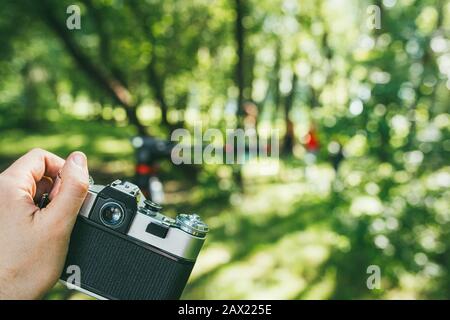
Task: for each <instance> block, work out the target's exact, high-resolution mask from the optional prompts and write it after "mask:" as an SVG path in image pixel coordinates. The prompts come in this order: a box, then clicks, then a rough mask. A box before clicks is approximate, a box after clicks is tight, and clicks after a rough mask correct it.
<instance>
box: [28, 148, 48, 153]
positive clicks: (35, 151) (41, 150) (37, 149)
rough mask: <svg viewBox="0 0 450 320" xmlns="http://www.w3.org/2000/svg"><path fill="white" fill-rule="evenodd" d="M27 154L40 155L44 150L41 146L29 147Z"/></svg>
mask: <svg viewBox="0 0 450 320" xmlns="http://www.w3.org/2000/svg"><path fill="white" fill-rule="evenodd" d="M28 153H29V154H36V155H41V154H44V153H45V150H44V149H42V148H33V149H31V150H30V151H29V152H28Z"/></svg>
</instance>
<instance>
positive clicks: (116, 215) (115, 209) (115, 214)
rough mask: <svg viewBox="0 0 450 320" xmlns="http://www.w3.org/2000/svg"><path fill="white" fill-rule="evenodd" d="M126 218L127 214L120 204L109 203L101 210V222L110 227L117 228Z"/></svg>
mask: <svg viewBox="0 0 450 320" xmlns="http://www.w3.org/2000/svg"><path fill="white" fill-rule="evenodd" d="M124 218H125V212H124V211H123V208H122V206H121V205H119V204H118V203H115V202H107V203H105V204H104V205H103V206H102V208H101V209H100V220H101V221H102V222H103V224H104V225H106V226H108V227H112V228H117V227H118V226H120V224H121V223H122V222H123V220H124Z"/></svg>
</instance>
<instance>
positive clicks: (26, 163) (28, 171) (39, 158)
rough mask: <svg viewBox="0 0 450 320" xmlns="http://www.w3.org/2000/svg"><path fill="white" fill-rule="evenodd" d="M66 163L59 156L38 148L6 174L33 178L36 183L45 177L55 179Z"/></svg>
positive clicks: (18, 161) (6, 171)
mask: <svg viewBox="0 0 450 320" xmlns="http://www.w3.org/2000/svg"><path fill="white" fill-rule="evenodd" d="M64 162H65V161H64V159H62V158H60V157H58V156H57V155H55V154H53V153H51V152H48V151H45V150H42V149H39V148H37V149H32V150H31V151H29V152H28V153H26V154H25V155H23V156H22V157H20V158H19V159H18V160H16V161H15V162H14V163H13V164H12V165H11V166H10V167H9V168H8V169H6V170H5V171H4V174H5V175H12V176H14V177H24V176H27V177H29V178H32V179H33V180H34V182H38V181H40V180H41V179H42V177H43V176H47V177H50V178H52V179H55V178H56V176H57V175H58V172H59V170H61V168H62V167H63V165H64Z"/></svg>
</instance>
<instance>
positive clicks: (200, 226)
mask: <svg viewBox="0 0 450 320" xmlns="http://www.w3.org/2000/svg"><path fill="white" fill-rule="evenodd" d="M176 224H177V225H178V226H179V228H180V229H181V230H183V231H185V232H187V233H189V234H191V235H193V236H196V237H205V236H206V234H207V233H208V231H209V228H208V226H207V225H206V224H205V223H204V222H203V221H202V220H201V219H200V217H199V216H198V215H196V214H179V215H178V216H177V218H176Z"/></svg>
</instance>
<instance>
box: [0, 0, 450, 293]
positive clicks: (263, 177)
mask: <svg viewBox="0 0 450 320" xmlns="http://www.w3.org/2000/svg"><path fill="white" fill-rule="evenodd" d="M73 4H75V5H77V6H79V8H80V9H81V19H80V22H81V28H80V29H79V30H78V29H74V30H71V29H69V28H68V27H67V26H66V20H67V19H68V17H69V16H70V14H68V13H67V11H66V10H67V8H68V7H69V6H70V5H73ZM374 6H376V7H374ZM1 7H2V10H1V11H2V13H1V14H0V43H1V44H0V169H4V168H5V167H7V166H8V165H9V164H10V163H11V162H12V161H13V160H14V159H16V158H17V157H18V156H20V155H21V154H23V153H25V152H27V151H28V150H29V149H30V148H32V147H41V148H45V149H48V150H50V151H53V152H55V153H57V154H59V155H61V156H66V155H68V154H69V153H70V152H71V151H72V150H75V149H78V150H82V151H84V152H85V153H86V154H87V156H88V158H89V165H90V171H91V175H92V176H93V177H94V179H95V180H96V182H98V183H108V182H110V181H111V180H113V179H116V178H130V177H132V176H133V170H134V158H133V148H132V146H131V144H130V139H131V138H132V137H133V136H134V135H137V134H146V135H152V136H155V137H160V138H166V139H168V138H169V137H170V133H171V132H172V130H174V129H175V128H186V129H188V130H193V128H194V126H195V125H199V124H200V123H201V125H202V126H203V128H218V129H220V130H225V129H227V128H240V127H248V126H251V125H253V126H254V127H255V128H256V129H257V131H258V134H259V135H262V136H264V135H267V134H268V133H269V132H270V130H273V129H278V130H279V132H280V133H281V136H280V145H281V148H282V153H281V157H280V159H279V160H276V159H265V160H264V159H260V160H256V159H252V160H249V162H248V163H246V164H245V165H243V166H240V167H239V168H236V166H228V165H202V166H199V172H198V174H197V175H196V177H195V179H192V178H188V177H187V176H186V175H184V174H183V171H184V169H183V168H182V167H176V166H174V165H172V164H170V162H168V161H166V162H163V163H161V166H162V180H163V183H164V187H165V190H166V192H167V204H166V205H165V207H166V209H167V210H166V212H168V214H169V215H175V214H176V213H178V212H181V211H183V212H188V211H195V212H197V213H198V214H200V215H201V216H202V217H204V218H205V220H206V222H207V223H208V224H209V225H210V228H211V229H212V231H211V233H210V236H209V238H208V239H207V242H206V243H205V247H204V249H203V251H202V253H201V255H200V257H199V260H198V261H197V264H196V267H195V269H194V272H193V274H192V276H191V279H190V281H189V284H188V286H187V288H186V290H185V292H184V294H183V298H185V299H197V298H198V299H216V298H217V299H219V298H220V299H259V298H261V299H328V298H332V299H367V298H382V299H394V298H400V299H402V298H412V299H415V298H438V299H449V298H450V228H449V226H450V208H449V207H450V205H449V202H450V201H449V199H450V190H449V186H450V166H449V162H448V159H449V151H450V139H449V138H450V135H449V127H450V117H449V114H448V111H449V102H450V99H449V97H450V95H449V89H450V80H449V76H450V41H449V39H448V36H449V34H450V3H449V2H446V1H444V0H383V1H381V0H372V1H366V0H329V1H326V0H299V1H295V0H258V1H255V0H247V1H246V0H185V1H181V0H165V1H156V0H141V1H137V0H135V1H133V0H130V1H125V0H82V1H76V2H72V1H66V0H58V1H56V0H41V1H26V0H2V1H1ZM376 8H378V9H379V11H377V10H375V9H376ZM375 13H379V18H380V21H379V22H380V28H371V27H370V26H371V23H372V22H373V19H374V16H373V15H374V14H375ZM377 17H378V16H377ZM252 121H253V122H252ZM249 123H250V124H249ZM312 136H314V139H315V140H317V145H316V148H314V150H312V149H311V148H308V143H310V142H311V138H312ZM236 171H238V174H236ZM370 265H377V266H379V267H380V270H381V288H379V289H373V290H370V289H368V287H367V284H366V281H367V278H368V277H369V275H370V274H368V273H367V268H368V267H369V266H370ZM46 298H48V299H78V298H81V299H83V298H85V296H84V295H82V294H80V293H76V292H74V291H69V290H67V289H66V288H65V287H63V286H62V285H59V284H58V285H57V286H56V287H55V288H54V289H53V290H52V291H51V292H50V293H49V294H48V296H47V297H46Z"/></svg>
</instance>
